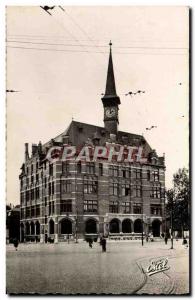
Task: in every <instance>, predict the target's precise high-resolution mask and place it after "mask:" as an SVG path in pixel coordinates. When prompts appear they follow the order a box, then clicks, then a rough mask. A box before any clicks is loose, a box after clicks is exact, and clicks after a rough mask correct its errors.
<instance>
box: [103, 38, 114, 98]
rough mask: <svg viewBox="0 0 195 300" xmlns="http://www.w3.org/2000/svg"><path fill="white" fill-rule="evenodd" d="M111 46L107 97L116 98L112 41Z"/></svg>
mask: <svg viewBox="0 0 195 300" xmlns="http://www.w3.org/2000/svg"><path fill="white" fill-rule="evenodd" d="M109 46H110V55H109V63H108V72H107V81H106V91H105V96H116V87H115V79H114V70H113V62H112V42H111V41H110V43H109Z"/></svg>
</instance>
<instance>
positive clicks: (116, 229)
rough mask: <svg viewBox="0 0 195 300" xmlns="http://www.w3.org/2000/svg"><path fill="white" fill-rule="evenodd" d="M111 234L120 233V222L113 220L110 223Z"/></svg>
mask: <svg viewBox="0 0 195 300" xmlns="http://www.w3.org/2000/svg"><path fill="white" fill-rule="evenodd" d="M110 233H119V220H118V219H113V220H111V221H110Z"/></svg>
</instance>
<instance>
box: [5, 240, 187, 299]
mask: <svg viewBox="0 0 195 300" xmlns="http://www.w3.org/2000/svg"><path fill="white" fill-rule="evenodd" d="M188 251H189V250H188V249H185V248H184V247H183V245H181V243H180V242H177V244H175V249H174V250H170V245H165V244H164V243H162V242H156V243H155V242H154V243H144V246H143V247H142V246H141V242H140V241H137V242H133V243H132V242H131V241H129V242H125V243H123V242H109V241H108V243H107V252H106V253H102V252H101V247H100V245H99V244H98V243H94V244H93V248H92V249H90V248H89V246H88V244H87V243H86V242H83V241H82V242H79V244H74V243H70V244H67V243H60V244H56V245H55V244H20V245H19V248H18V251H15V250H14V247H13V245H7V292H8V293H40V294H45V293H61V294H78V293H79V294H92V293H95V294H102V293H104V294H135V293H139V294H142V293H154V292H156V294H159V293H162V290H163V289H164V290H163V291H164V293H166V294H168V293H169V292H171V293H173V292H174V293H186V292H188V281H189V279H188V269H189V266H188ZM159 256H163V257H164V256H168V257H169V264H170V271H169V272H167V275H166V274H164V273H163V274H162V273H158V274H155V275H152V276H151V278H150V279H151V280H152V282H151V284H150V282H149V280H148V278H147V277H146V275H145V274H144V273H143V271H142V267H143V265H142V263H143V262H144V264H146V265H147V263H148V262H149V259H150V258H155V257H159ZM140 263H141V264H140ZM182 266H183V268H182ZM181 270H183V271H182V272H181ZM168 276H169V277H171V278H175V283H174V287H173V288H171V287H168V285H169V283H170V280H169V279H168V278H169V277H168ZM162 277H163V280H162ZM181 282H182V284H181ZM157 285H158V289H156V287H157ZM154 286H155V287H154Z"/></svg>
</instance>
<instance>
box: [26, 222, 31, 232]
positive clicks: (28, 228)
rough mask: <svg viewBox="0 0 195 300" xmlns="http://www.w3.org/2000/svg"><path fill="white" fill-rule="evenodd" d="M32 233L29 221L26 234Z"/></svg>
mask: <svg viewBox="0 0 195 300" xmlns="http://www.w3.org/2000/svg"><path fill="white" fill-rule="evenodd" d="M29 234H30V225H29V223H28V222H27V223H26V235H29Z"/></svg>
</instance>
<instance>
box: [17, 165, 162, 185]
mask: <svg viewBox="0 0 195 300" xmlns="http://www.w3.org/2000/svg"><path fill="white" fill-rule="evenodd" d="M45 166H46V164H45ZM32 167H33V165H32ZM27 168H28V167H27ZM32 170H33V168H31V171H32ZM119 170H120V167H119V166H110V167H109V175H110V176H111V177H118V176H119ZM121 171H122V177H123V178H131V172H132V171H131V169H130V168H124V169H122V170H121ZM32 172H33V171H32ZM134 172H135V178H136V179H142V170H141V169H135V170H134ZM62 173H63V174H68V173H69V163H68V162H63V163H62ZM77 173H81V162H78V164H77ZM86 173H87V174H95V164H94V163H87V164H86ZM27 174H28V173H27ZM49 175H50V176H53V164H50V165H49ZM99 175H100V176H102V175H103V164H102V163H99ZM147 180H148V181H152V180H153V181H155V182H157V181H159V170H155V171H152V172H151V171H150V170H147ZM38 181H39V174H36V175H35V177H34V175H31V177H30V181H29V178H26V184H27V186H28V185H29V184H30V183H31V184H34V182H38ZM46 185H47V179H46V178H45V186H46ZM22 186H23V179H21V188H22Z"/></svg>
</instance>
